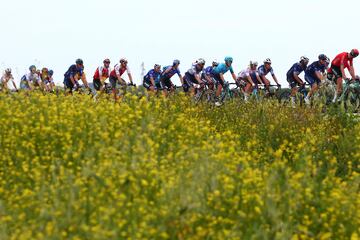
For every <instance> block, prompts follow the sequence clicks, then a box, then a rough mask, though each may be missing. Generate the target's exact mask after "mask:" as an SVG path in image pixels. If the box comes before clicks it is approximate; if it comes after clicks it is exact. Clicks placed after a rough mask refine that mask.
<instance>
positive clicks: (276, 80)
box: [271, 74, 280, 85]
mask: <svg viewBox="0 0 360 240" xmlns="http://www.w3.org/2000/svg"><path fill="white" fill-rule="evenodd" d="M271 76H272V78H273V79H274V81H275V82H276V84H277V85H280V83H279V81H278V79H277V77H276V75H275V74H273V75H271Z"/></svg>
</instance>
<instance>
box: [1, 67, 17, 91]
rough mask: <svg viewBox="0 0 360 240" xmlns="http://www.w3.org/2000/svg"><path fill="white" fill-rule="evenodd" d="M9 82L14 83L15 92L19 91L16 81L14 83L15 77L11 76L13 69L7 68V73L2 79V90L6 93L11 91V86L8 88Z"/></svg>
mask: <svg viewBox="0 0 360 240" xmlns="http://www.w3.org/2000/svg"><path fill="white" fill-rule="evenodd" d="M9 81H11V82H12V84H13V86H14V88H15V90H16V91H17V90H18V89H17V87H16V84H15V81H14V77H13V75H12V74H11V69H10V68H7V69H5V73H4V75H3V76H2V77H1V79H0V90H5V91H8V90H9V86H8V83H9Z"/></svg>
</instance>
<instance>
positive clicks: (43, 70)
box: [41, 68, 49, 72]
mask: <svg viewBox="0 0 360 240" xmlns="http://www.w3.org/2000/svg"><path fill="white" fill-rule="evenodd" d="M41 71H42V72H49V70H48V69H47V68H43V69H41Z"/></svg>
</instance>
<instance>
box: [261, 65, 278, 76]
mask: <svg viewBox="0 0 360 240" xmlns="http://www.w3.org/2000/svg"><path fill="white" fill-rule="evenodd" d="M258 72H259V75H260V76H262V77H265V76H266V75H268V73H271V75H272V76H274V75H275V73H274V69H273V68H272V67H270V69H268V70H267V69H266V68H265V65H261V66H260V67H259V68H258Z"/></svg>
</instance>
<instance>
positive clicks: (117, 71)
mask: <svg viewBox="0 0 360 240" xmlns="http://www.w3.org/2000/svg"><path fill="white" fill-rule="evenodd" d="M124 72H127V73H128V74H130V69H129V66H126V67H121V64H116V65H115V67H114V70H112V71H111V73H110V76H111V77H114V78H116V74H118V75H120V76H122V75H123V74H124Z"/></svg>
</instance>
